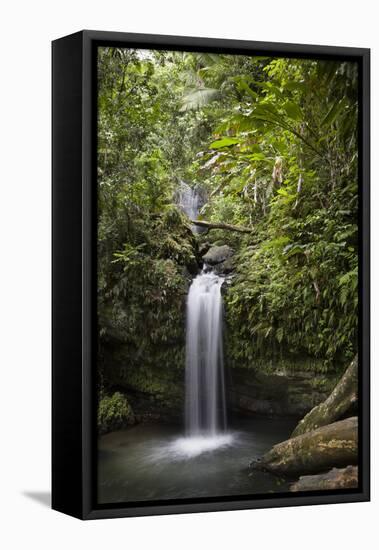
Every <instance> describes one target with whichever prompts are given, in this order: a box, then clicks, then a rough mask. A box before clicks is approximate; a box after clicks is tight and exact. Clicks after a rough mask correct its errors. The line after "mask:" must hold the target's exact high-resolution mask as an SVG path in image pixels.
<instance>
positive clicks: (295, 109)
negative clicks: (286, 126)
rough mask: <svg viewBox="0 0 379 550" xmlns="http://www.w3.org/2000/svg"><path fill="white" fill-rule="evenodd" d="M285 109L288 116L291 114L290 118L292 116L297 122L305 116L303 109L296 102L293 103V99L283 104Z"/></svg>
mask: <svg viewBox="0 0 379 550" xmlns="http://www.w3.org/2000/svg"><path fill="white" fill-rule="evenodd" d="M283 109H284V110H285V112H286V114H287V116H289V118H291V119H292V120H296V121H297V122H299V121H300V120H303V118H304V117H303V113H302V110H301V109H300V107H299V106H298V105H297V104H296V103H293V101H287V102H286V103H285V104H284V105H283Z"/></svg>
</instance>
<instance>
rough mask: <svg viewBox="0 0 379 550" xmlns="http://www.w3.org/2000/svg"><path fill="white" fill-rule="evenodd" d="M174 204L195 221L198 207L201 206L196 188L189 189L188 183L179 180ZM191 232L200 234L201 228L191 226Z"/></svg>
mask: <svg viewBox="0 0 379 550" xmlns="http://www.w3.org/2000/svg"><path fill="white" fill-rule="evenodd" d="M176 203H177V205H178V206H179V207H180V208H181V210H183V212H184V213H185V214H187V216H188V217H189V218H190V220H196V219H197V217H198V215H199V210H200V207H201V206H202V199H201V197H200V195H199V193H198V191H197V189H196V188H194V187H190V186H189V185H188V183H186V182H185V181H183V180H181V181H180V185H179V187H178V189H177V191H176ZM192 231H193V232H194V233H202V232H203V228H200V227H197V226H196V225H193V226H192Z"/></svg>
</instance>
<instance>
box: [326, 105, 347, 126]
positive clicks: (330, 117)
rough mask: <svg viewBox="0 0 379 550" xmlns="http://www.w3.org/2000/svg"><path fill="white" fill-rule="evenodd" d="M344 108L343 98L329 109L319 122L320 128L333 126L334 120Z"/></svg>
mask: <svg viewBox="0 0 379 550" xmlns="http://www.w3.org/2000/svg"><path fill="white" fill-rule="evenodd" d="M344 107H345V100H344V98H342V99H339V100H337V101H336V102H335V103H334V104H333V105H332V107H331V108H330V109H329V111H328V113H327V114H326V116H325V117H324V119H323V121H322V122H321V126H329V125H330V124H333V122H334V121H335V120H336V118H337V117H338V115H339V114H340V112H341V111H342V110H343V108H344Z"/></svg>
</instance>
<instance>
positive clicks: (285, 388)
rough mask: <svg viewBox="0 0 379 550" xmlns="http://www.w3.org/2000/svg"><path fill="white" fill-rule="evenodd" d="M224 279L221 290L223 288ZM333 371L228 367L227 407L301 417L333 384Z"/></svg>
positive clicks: (250, 411)
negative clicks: (262, 369)
mask: <svg viewBox="0 0 379 550" xmlns="http://www.w3.org/2000/svg"><path fill="white" fill-rule="evenodd" d="M227 282H228V281H226V282H225V283H224V285H223V287H222V288H223V290H224V291H225V292H227ZM335 380H336V378H335V375H329V376H327V375H325V374H322V375H321V374H320V375H318V374H315V373H313V372H307V371H296V370H295V371H293V372H292V371H289V370H286V369H280V368H279V367H278V369H276V370H274V371H273V372H272V373H264V372H261V371H260V370H253V369H246V368H238V367H235V366H233V368H231V369H230V378H229V381H228V386H227V393H228V400H229V404H230V408H231V409H232V410H234V411H235V412H238V413H257V414H262V415H270V416H283V415H284V416H293V417H297V418H299V417H302V416H304V415H305V414H306V413H307V412H308V411H310V410H311V409H312V408H313V407H315V406H316V405H318V404H319V403H321V402H322V401H324V400H325V399H326V398H327V396H328V395H329V394H330V391H331V389H332V388H333V387H334V386H335Z"/></svg>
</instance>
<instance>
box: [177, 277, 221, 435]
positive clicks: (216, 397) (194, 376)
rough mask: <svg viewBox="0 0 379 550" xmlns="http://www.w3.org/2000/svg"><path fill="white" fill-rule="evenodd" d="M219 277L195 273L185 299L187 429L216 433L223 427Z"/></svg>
mask: <svg viewBox="0 0 379 550" xmlns="http://www.w3.org/2000/svg"><path fill="white" fill-rule="evenodd" d="M223 282H224V279H223V278H222V277H219V276H218V275H216V274H215V273H209V272H208V273H204V272H202V273H201V274H200V275H198V276H197V277H196V278H195V279H194V280H193V282H192V285H191V287H190V289H189V293H188V298H187V340H186V409H185V420H186V432H187V435H188V436H198V435H199V434H202V435H207V436H216V435H217V434H218V433H219V432H221V431H223V430H225V428H226V405H225V384H224V359H223V342H222V323H223V305H222V296H221V286H222V283H223Z"/></svg>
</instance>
